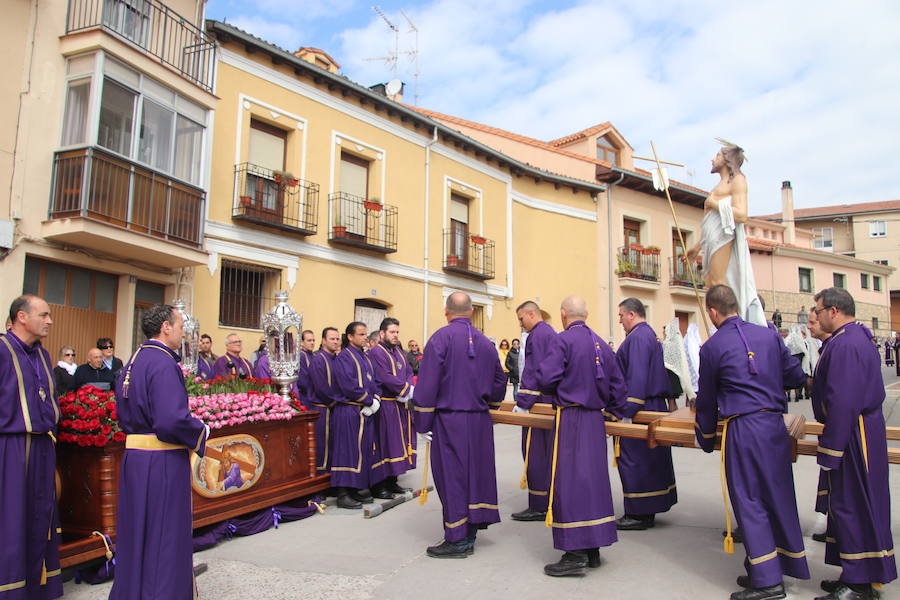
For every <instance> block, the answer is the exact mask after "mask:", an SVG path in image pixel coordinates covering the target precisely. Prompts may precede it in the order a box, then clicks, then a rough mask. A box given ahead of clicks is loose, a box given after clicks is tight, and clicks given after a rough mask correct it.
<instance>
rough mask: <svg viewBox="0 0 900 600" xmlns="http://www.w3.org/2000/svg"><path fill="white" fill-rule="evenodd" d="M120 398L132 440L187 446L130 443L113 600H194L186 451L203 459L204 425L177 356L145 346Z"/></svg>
mask: <svg viewBox="0 0 900 600" xmlns="http://www.w3.org/2000/svg"><path fill="white" fill-rule="evenodd" d="M126 380H127V381H128V384H127V386H126V384H125V382H126ZM116 400H117V410H118V413H119V424H120V425H121V427H122V430H123V431H125V433H126V434H128V436H129V439H132V436H141V435H148V434H149V435H155V436H156V438H157V439H159V440H160V441H162V442H167V443H170V444H177V445H180V446H183V448H180V449H171V450H142V449H141V450H139V449H133V448H128V447H127V446H128V442H127V441H126V450H125V454H124V456H123V457H122V469H121V474H120V476H119V504H118V509H117V514H116V532H117V535H116V578H115V582H114V583H113V588H112V591H111V592H110V595H109V597H110V600H151V599H152V600H156V599H162V598H166V599H167V600H169V599H171V600H190V599H191V598H194V592H195V587H194V581H193V577H194V576H193V566H192V562H191V554H192V545H191V474H190V472H191V463H190V452H189V451H193V452H196V453H197V454H199V455H201V456H202V455H203V453H204V452H205V450H206V426H205V425H204V424H203V423H202V422H201V421H200V420H199V419H196V418H194V417H192V416H191V414H190V412H189V410H188V397H187V390H186V389H185V387H184V377H183V376H182V374H181V368H180V367H179V366H178V354H176V353H175V352H173V351H172V350H170V349H169V348H167V347H166V346H165V345H164V344H162V343H161V342H159V341H157V340H148V341H146V342H144V344H143V345H142V346H141V347H140V348H139V349H138V351H137V352H136V353H135V355H134V356H133V357H132V360H131V361H130V362H129V363H128V365H126V366H125V368H124V369H122V372H121V374H120V375H119V381H118V382H117V383H116ZM135 439H139V438H137V437H136V438H135Z"/></svg>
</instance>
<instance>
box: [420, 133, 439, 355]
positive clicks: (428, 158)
mask: <svg viewBox="0 0 900 600" xmlns="http://www.w3.org/2000/svg"><path fill="white" fill-rule="evenodd" d="M437 141H438V129H437V127H435V128H434V133H433V135H432V136H431V141H430V142H428V143H427V144H425V222H424V224H423V226H422V237H423V238H424V243H423V246H424V247H425V258H424V260H423V261H422V269H423V271H424V274H423V276H422V347H425V340H426V337H427V336H428V280H429V260H428V257H429V252H430V251H429V244H428V223H429V215H430V213H431V210H430V209H431V147H432V146H433V145H434V144H436V143H437Z"/></svg>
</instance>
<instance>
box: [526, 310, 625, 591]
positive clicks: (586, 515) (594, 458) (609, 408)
mask: <svg viewBox="0 0 900 600" xmlns="http://www.w3.org/2000/svg"><path fill="white" fill-rule="evenodd" d="M587 316H588V311H587V304H586V303H585V301H584V298H581V297H580V296H569V297H567V298H566V299H565V300H563V302H562V306H561V307H560V317H561V318H562V323H563V327H564V328H565V329H564V331H562V332H560V334H559V335H558V336H557V337H556V339H554V340H553V344H552V345H551V347H550V349H549V352H548V353H547V355H546V356H545V357H544V358H543V360H541V363H540V365H539V366H538V367H537V378H536V380H537V384H538V389H539V390H541V391H542V392H544V393H547V394H552V395H554V396H555V401H554V405H555V406H556V423H555V431H554V436H555V439H556V452H555V453H554V461H553V464H552V476H551V480H550V505H549V507H548V511H547V520H546V524H547V526H548V527H552V528H553V547H554V548H556V549H557V550H563V551H564V553H563V555H562V558H561V559H560V560H559V562H556V563H554V564H549V565H546V566H545V567H544V573H546V574H547V575H550V576H553V577H562V576H566V575H583V574H584V573H585V572H586V570H587V568H588V567H591V568H597V567H599V566H600V546H609V545H612V544H613V543H615V542H616V541H617V540H618V536H617V534H616V516H615V513H614V511H613V501H612V491H611V490H610V484H609V469H608V467H607V462H606V425H605V423H604V421H605V417H606V416H607V415H608V416H610V417H611V418H615V419H621V418H623V417H624V414H625V412H624V411H625V380H624V377H623V376H622V372H621V370H620V369H619V365H618V364H617V363H616V356H615V354H614V353H613V351H612V349H610V347H609V345H608V344H607V343H606V342H605V341H603V339H601V338H600V336H598V335H597V334H596V333H594V332H593V331H591V329H590V328H589V327H588V326H587V325H586V324H585V319H587ZM528 343H529V344H530V343H531V339H530V338H529V340H528Z"/></svg>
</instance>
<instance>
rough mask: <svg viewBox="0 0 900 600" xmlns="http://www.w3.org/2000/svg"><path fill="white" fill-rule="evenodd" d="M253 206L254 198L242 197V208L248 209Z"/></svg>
mask: <svg viewBox="0 0 900 600" xmlns="http://www.w3.org/2000/svg"><path fill="white" fill-rule="evenodd" d="M251 204H253V198H251V197H250V196H241V206H243V207H244V208H247V207H248V206H250V205H251Z"/></svg>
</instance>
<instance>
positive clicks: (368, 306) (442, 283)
mask: <svg viewBox="0 0 900 600" xmlns="http://www.w3.org/2000/svg"><path fill="white" fill-rule="evenodd" d="M207 31H208V32H209V33H210V34H211V35H212V36H213V37H215V38H216V40H217V41H218V43H219V52H218V60H219V62H218V66H217V76H216V86H215V93H216V95H217V96H218V98H219V103H218V106H217V110H216V115H215V128H214V144H213V146H212V152H211V156H210V162H211V165H212V168H211V171H212V179H211V181H210V194H209V196H210V203H209V210H208V218H207V222H206V225H205V235H206V242H205V249H206V251H207V253H208V257H207V262H206V265H205V268H201V269H196V272H195V276H194V278H193V281H192V286H193V306H192V310H193V314H194V316H196V317H197V318H198V319H199V320H200V323H201V329H203V330H204V331H205V332H208V333H209V334H210V335H211V336H212V337H213V339H214V349H215V350H216V351H217V352H221V351H222V349H223V341H224V337H225V335H227V334H228V333H229V332H232V331H235V332H238V333H239V334H240V335H242V336H243V337H244V339H245V344H244V345H245V348H246V349H247V350H249V349H250V348H251V347H255V345H256V341H257V339H258V336H259V329H258V322H259V316H260V314H261V313H262V312H264V311H265V310H268V309H269V308H270V307H271V306H272V304H273V296H274V292H275V291H276V290H277V289H285V290H287V291H288V292H289V296H290V297H289V302H290V304H291V305H292V306H294V308H295V309H296V310H298V311H299V312H301V313H302V314H303V315H304V327H305V328H309V329H312V330H314V331H315V332H316V337H317V338H318V337H319V334H320V332H321V330H322V328H324V327H326V326H334V327H337V328H338V329H339V330H341V331H343V329H344V327H345V326H346V325H347V324H348V323H349V322H350V321H353V320H361V321H363V322H366V323H367V325H369V328H370V330H371V329H372V328H374V327H377V325H378V323H380V321H381V319H382V318H383V317H384V316H392V317H396V318H398V319H399V320H400V321H401V336H402V339H403V341H404V344H405V342H406V340H409V339H416V340H420V341H421V340H427V338H428V336H430V335H431V333H432V332H434V331H435V330H436V329H438V328H439V327H441V326H442V325H444V324H446V320H445V318H444V315H443V304H444V300H445V298H446V296H447V295H448V294H449V293H451V292H452V291H456V290H461V291H465V292H467V293H469V294H470V295H471V296H472V298H473V301H474V304H475V306H476V315H475V323H476V325H477V326H478V327H479V328H480V329H482V330H483V331H484V332H485V333H486V334H487V335H488V336H491V337H494V338H496V339H497V340H498V341H499V340H500V339H502V338H510V339H511V338H514V337H518V335H519V326H518V323H517V320H516V317H515V308H516V306H517V305H518V304H519V303H521V302H523V301H525V300H528V299H536V300H538V302H539V303H540V304H541V305H542V307H543V308H544V309H545V310H546V311H547V313H548V314H549V315H550V316H551V322H554V325H556V326H557V327H558V326H559V316H558V307H559V303H560V302H561V300H562V298H563V297H565V296H566V295H568V294H572V293H577V294H581V295H583V296H585V298H586V299H587V301H588V303H589V305H590V306H591V307H592V309H594V310H596V311H597V312H598V313H600V314H602V313H604V312H605V311H606V310H607V309H608V307H606V306H605V301H604V296H603V294H602V290H601V287H602V286H601V284H600V283H599V276H598V274H599V268H598V265H599V262H600V260H602V259H601V257H602V256H603V254H602V253H600V252H599V250H600V247H601V243H600V240H598V236H597V232H598V227H597V221H598V199H599V197H600V196H601V195H602V194H603V192H604V190H605V186H604V185H602V184H599V183H597V182H595V181H594V182H591V181H584V180H581V179H578V178H573V177H567V176H561V175H556V174H552V173H549V172H546V171H542V170H539V169H536V168H534V167H531V166H529V165H526V164H524V163H523V162H520V161H517V160H516V159H514V158H511V157H508V156H506V155H504V154H502V153H500V152H498V151H497V150H494V149H492V148H489V147H487V146H485V145H483V144H481V143H479V142H477V141H475V140H473V139H471V138H470V137H467V136H465V135H462V134H460V133H459V132H457V131H455V130H452V129H450V128H448V127H446V126H445V125H443V124H441V123H439V122H437V121H434V120H432V119H430V118H428V117H427V116H424V115H422V114H419V113H417V112H415V111H413V110H410V109H409V108H408V107H406V106H405V105H403V104H402V103H399V102H396V101H394V100H391V99H389V98H387V97H386V96H384V95H382V94H378V93H376V92H375V91H372V90H370V89H369V88H366V87H362V86H359V85H357V84H355V83H353V82H350V81H349V80H347V79H346V78H344V77H341V76H340V75H337V74H335V73H334V72H333V69H329V68H328V66H329V65H327V64H322V65H320V64H319V62H318V61H310V60H307V58H308V57H306V58H304V57H303V56H295V55H293V54H290V53H287V52H285V51H283V50H281V49H279V48H277V47H274V46H271V45H269V44H267V43H265V42H263V41H262V40H259V39H258V38H255V37H253V36H250V35H248V34H246V33H245V32H243V31H241V30H238V29H235V28H233V27H231V26H229V25H227V24H224V23H218V22H211V21H210V22H207ZM325 56H327V55H325ZM602 246H603V247H605V244H602ZM248 336H249V337H248ZM248 339H249V341H250V343H248V342H247V340H248Z"/></svg>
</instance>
